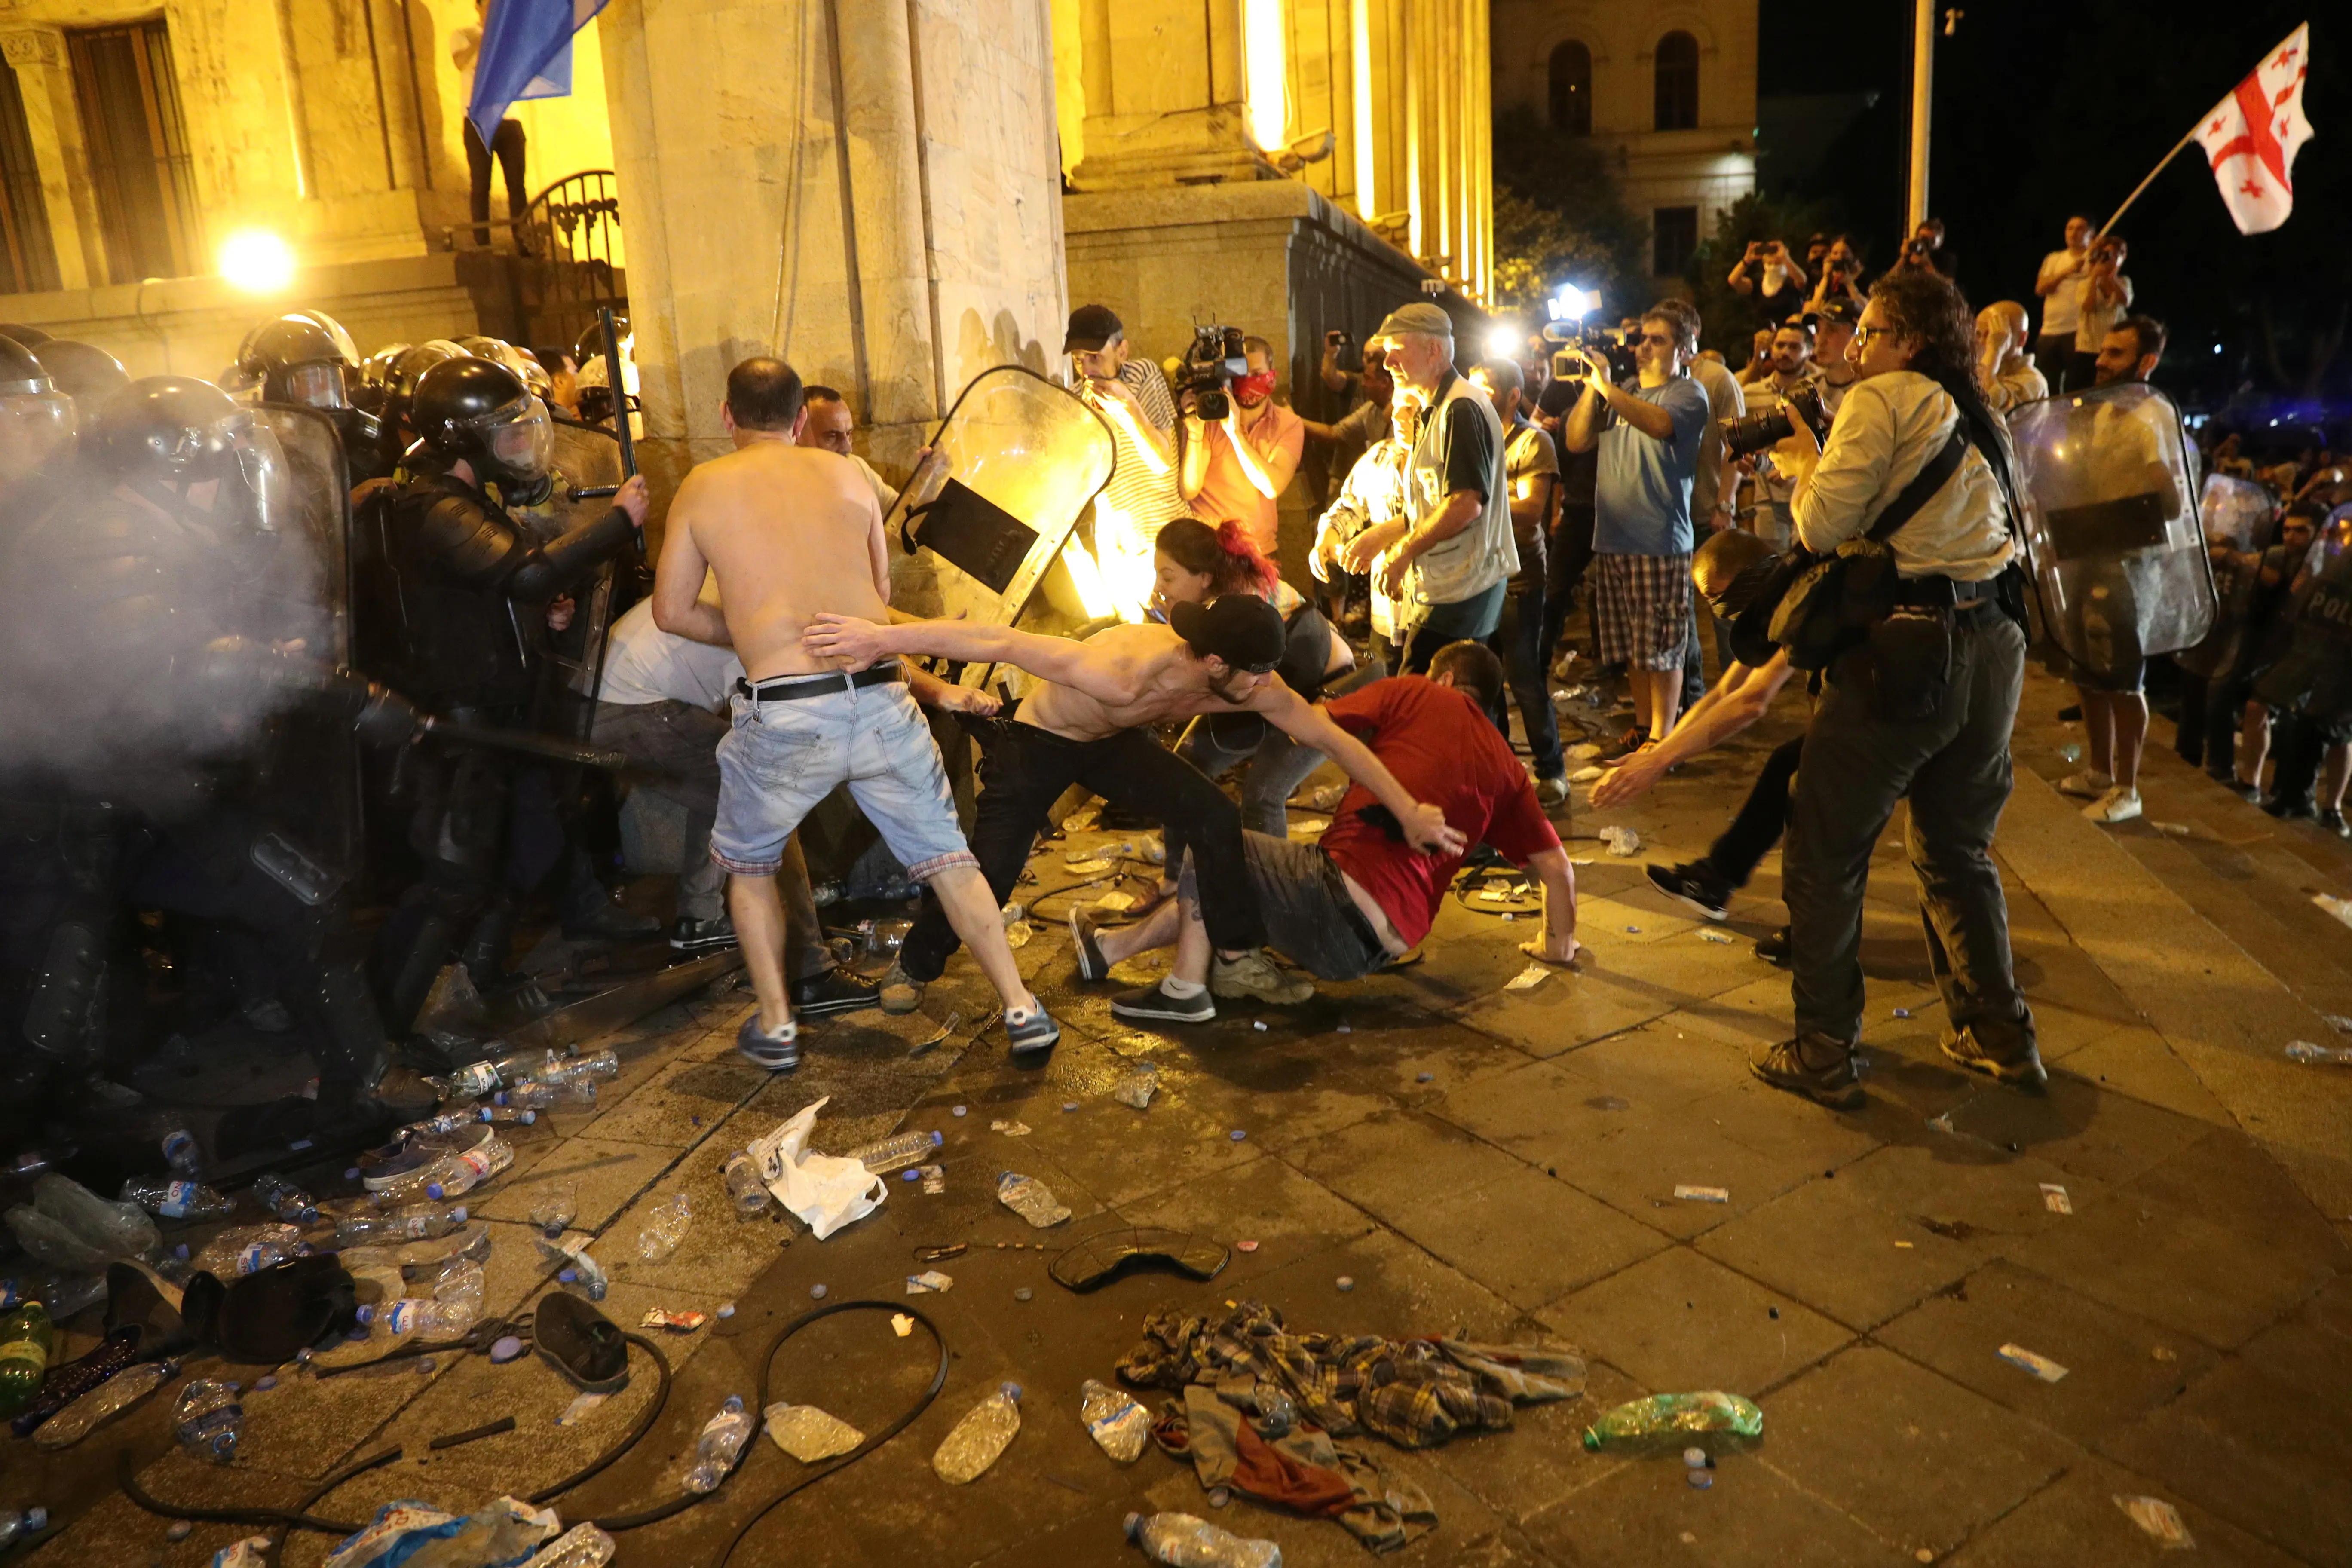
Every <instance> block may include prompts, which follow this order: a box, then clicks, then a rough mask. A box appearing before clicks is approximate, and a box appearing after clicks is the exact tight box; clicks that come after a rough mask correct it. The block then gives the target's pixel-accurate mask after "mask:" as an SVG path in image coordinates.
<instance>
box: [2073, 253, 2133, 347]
mask: <svg viewBox="0 0 2352 1568" xmlns="http://www.w3.org/2000/svg"><path fill="white" fill-rule="evenodd" d="M2116 282H2117V283H2120V284H2122V285H2123V298H2122V299H2120V300H2108V301H2107V302H2106V303H2105V304H2094V303H2093V302H2092V300H2091V275H2090V274H2089V273H2087V272H2085V273H2084V274H2083V280H2082V281H2081V282H2080V283H2077V284H2074V286H2073V287H2074V352H2075V353H2078V354H2095V353H2098V352H2099V343H2100V341H2101V340H2102V339H2104V338H2105V336H2106V335H2107V334H2108V333H2109V332H2111V331H2115V326H2116V321H2120V320H2121V319H2122V318H2123V315H2124V312H2126V310H2130V309H2131V302H2132V280H2131V279H2129V278H2127V277H2126V276H2125V275H2124V274H2122V273H2120V272H2118V273H2116Z"/></svg>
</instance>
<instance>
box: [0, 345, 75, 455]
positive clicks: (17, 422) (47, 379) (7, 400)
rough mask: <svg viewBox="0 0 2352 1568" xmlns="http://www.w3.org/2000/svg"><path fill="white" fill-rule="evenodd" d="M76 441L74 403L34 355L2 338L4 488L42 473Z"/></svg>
mask: <svg viewBox="0 0 2352 1568" xmlns="http://www.w3.org/2000/svg"><path fill="white" fill-rule="evenodd" d="M42 341H43V342H47V339H46V338H45V339H43V340H42ZM73 436H74V405H73V399H72V398H70V397H68V396H67V395H66V394H64V393H63V392H60V391H58V384H57V382H56V381H55V380H54V379H52V378H51V376H50V374H49V371H48V367H47V366H46V365H44V364H43V363H41V361H40V359H39V358H38V357H37V355H35V354H34V353H33V351H32V350H30V349H28V348H26V347H25V346H24V345H23V344H22V343H20V342H17V341H16V339H15V338H13V337H0V484H9V483H14V482H15V481H16V480H18V479H25V478H26V477H27V476H29V475H31V474H33V473H35V472H37V470H38V469H39V468H41V466H42V465H43V464H45V463H47V461H48V460H49V458H50V457H51V455H52V454H54V453H56V452H57V451H58V448H60V447H64V446H66V445H67V444H68V442H70V441H71V440H72V439H73Z"/></svg>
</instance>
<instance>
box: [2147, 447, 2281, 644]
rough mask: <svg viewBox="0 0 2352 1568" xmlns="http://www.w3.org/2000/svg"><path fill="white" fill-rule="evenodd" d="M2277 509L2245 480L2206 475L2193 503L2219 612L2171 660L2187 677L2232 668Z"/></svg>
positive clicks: (2266, 495) (2268, 495)
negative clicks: (2206, 628) (2209, 625)
mask: <svg viewBox="0 0 2352 1568" xmlns="http://www.w3.org/2000/svg"><path fill="white" fill-rule="evenodd" d="M2277 511H2278V504H2277V502H2276V501H2275V500H2273V497H2272V495H2271V492H2270V491H2269V490H2268V489H2265V488H2263V486H2261V485H2258V484H2255V483H2253V482H2252V481H2251V480H2248V479H2233V478H2231V476H2230V475H2228V474H2208V475H2207V476H2206V477H2205V485H2204V489H2202V491H2201V492H2200V494H2199V497H2198V501H2197V515H2198V518H2199V520H2200V521H2201V522H2202V523H2203V524H2204V528H2205V543H2206V546H2207V551H2208V554H2209V556H2210V559H2211V561H2212V569H2213V592H2214V595H2215V602H2216V605H2217V612H2216V614H2215V616H2214V617H2213V629H2212V630H2211V631H2209V632H2207V633H2206V634H2205V636H2204V637H2203V638H2202V639H2200V641H2199V642H2198V643H2197V645H2196V646H2195V647H2189V648H2186V649H2183V650H2182V651H2180V652H2179V653H2176V654H2174V655H2173V656H2172V661H2173V662H2174V663H2175V664H2177V665H2179V667H2180V668H2183V669H2185V670H2187V671H2188V672H2189V674H2191V675H2197V676H2203V677H2205V678H2207V679H2211V678H2212V677H2214V676H2216V675H2219V674H2221V672H2222V671H2223V670H2225V669H2228V668H2231V666H2233V665H2234V664H2236V662H2237V660H2238V656H2239V654H2240V652H2241V651H2242V648H2243V646H2244V640H2245V637H2246V632H2247V629H2248V628H2247V626H2246V615H2247V613H2248V611H2249V610H2251V609H2252V605H2253V599H2254V591H2255V588H2256V586H2257V585H2258V580H2259V577H2260V574H2261V560H2260V556H2261V552H2262V548H2263V542H2265V541H2266V540H2267V539H2268V538H2269V537H2270V531H2271V521H2272V519H2273V517H2274V516H2275V515H2276V514H2277Z"/></svg>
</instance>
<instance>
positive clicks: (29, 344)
mask: <svg viewBox="0 0 2352 1568" xmlns="http://www.w3.org/2000/svg"><path fill="white" fill-rule="evenodd" d="M0 338H14V339H16V342H18V343H20V344H21V345H23V346H24V347H26V348H28V349H37V348H39V347H40V346H41V345H42V344H43V343H45V342H48V341H49V334H48V333H47V332H45V331H41V329H40V328H38V327H25V326H19V325H17V324H16V322H15V321H0Z"/></svg>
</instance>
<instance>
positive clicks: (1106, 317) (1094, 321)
mask: <svg viewBox="0 0 2352 1568" xmlns="http://www.w3.org/2000/svg"><path fill="white" fill-rule="evenodd" d="M1126 334H1127V329H1126V328H1125V327H1123V326H1121V325H1119V321H1118V317H1117V316H1114V315H1112V314H1111V310H1110V307H1109V306H1108V305H1081V306H1079V307H1078V308H1077V309H1076V310H1073V311H1071V312H1070V330H1069V331H1068V332H1067V333H1066V335H1065V336H1064V337H1063V339H1062V352H1063V353H1070V352H1071V351H1072V350H1074V349H1075V350H1077V351H1079V352H1081V353H1096V352H1097V351H1098V350H1100V349H1101V348H1102V347H1103V345H1104V344H1106V343H1108V342H1110V341H1111V339H1113V338H1117V337H1124V336H1126Z"/></svg>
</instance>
